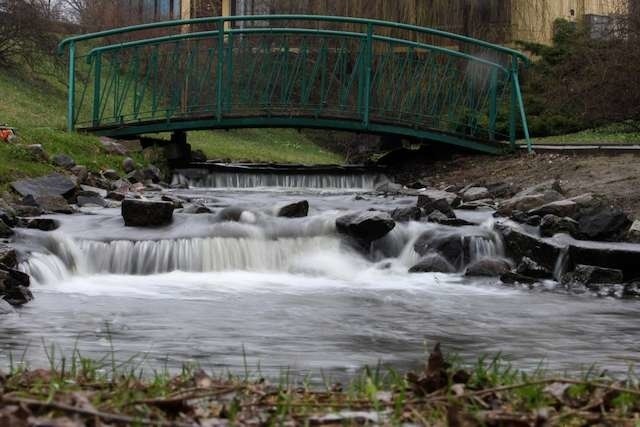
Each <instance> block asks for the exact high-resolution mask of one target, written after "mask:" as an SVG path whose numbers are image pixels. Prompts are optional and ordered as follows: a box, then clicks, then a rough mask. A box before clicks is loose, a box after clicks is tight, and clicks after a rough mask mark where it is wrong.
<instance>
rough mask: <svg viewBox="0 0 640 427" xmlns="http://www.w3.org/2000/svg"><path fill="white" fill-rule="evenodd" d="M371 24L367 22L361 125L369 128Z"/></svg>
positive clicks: (371, 63) (371, 58)
mask: <svg viewBox="0 0 640 427" xmlns="http://www.w3.org/2000/svg"><path fill="white" fill-rule="evenodd" d="M373 55H374V52H373V24H372V23H368V24H367V48H366V53H365V56H364V57H365V63H366V66H365V81H364V109H363V110H364V111H363V117H362V126H363V127H364V128H365V129H369V110H370V108H371V73H372V70H373Z"/></svg>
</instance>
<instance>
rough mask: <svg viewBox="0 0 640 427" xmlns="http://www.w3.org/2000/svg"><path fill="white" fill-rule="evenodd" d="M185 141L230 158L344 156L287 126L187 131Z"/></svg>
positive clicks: (332, 160)
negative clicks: (187, 138)
mask: <svg viewBox="0 0 640 427" xmlns="http://www.w3.org/2000/svg"><path fill="white" fill-rule="evenodd" d="M189 143H190V144H191V146H192V147H193V148H194V149H200V150H202V151H204V153H205V154H206V155H207V157H208V158H210V159H224V160H232V161H242V160H246V161H252V162H276V163H303V164H340V163H344V158H343V157H342V156H340V155H338V154H335V153H331V152H329V151H327V150H323V149H322V148H321V147H319V146H317V145H316V144H314V143H313V141H311V140H310V139H309V137H308V136H306V135H305V134H303V133H301V132H298V131H296V130H291V129H238V130H230V131H208V132H207V131H203V132H190V133H189Z"/></svg>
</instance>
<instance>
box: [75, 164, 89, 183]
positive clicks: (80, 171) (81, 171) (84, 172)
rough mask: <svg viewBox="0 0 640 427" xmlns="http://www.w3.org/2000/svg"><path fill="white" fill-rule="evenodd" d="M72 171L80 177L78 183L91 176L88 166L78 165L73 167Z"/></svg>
mask: <svg viewBox="0 0 640 427" xmlns="http://www.w3.org/2000/svg"><path fill="white" fill-rule="evenodd" d="M71 173H72V174H74V175H75V176H76V178H78V183H80V184H84V183H85V182H86V181H87V179H88V178H89V170H88V169H87V167H86V166H82V165H78V166H74V167H72V168H71Z"/></svg>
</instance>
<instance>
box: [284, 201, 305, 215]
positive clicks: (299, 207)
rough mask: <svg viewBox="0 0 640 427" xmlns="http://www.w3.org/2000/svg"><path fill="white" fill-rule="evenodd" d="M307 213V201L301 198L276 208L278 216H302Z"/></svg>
mask: <svg viewBox="0 0 640 427" xmlns="http://www.w3.org/2000/svg"><path fill="white" fill-rule="evenodd" d="M307 215H309V202H307V201H306V200H302V201H300V202H296V203H291V204H289V205H286V206H283V207H281V208H280V209H279V210H278V216H279V217H282V218H304V217H306V216H307Z"/></svg>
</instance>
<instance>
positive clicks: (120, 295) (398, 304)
mask: <svg viewBox="0 0 640 427" xmlns="http://www.w3.org/2000/svg"><path fill="white" fill-rule="evenodd" d="M234 174H235V172H234V173H233V174H229V175H227V176H226V177H225V176H222V177H220V176H219V177H218V178H216V179H218V181H215V179H214V181H211V182H207V181H206V179H209V178H205V179H204V181H199V182H201V183H202V185H204V186H205V187H211V188H199V187H198V185H200V184H198V181H197V178H196V179H195V180H194V178H193V177H190V178H189V181H188V184H189V185H190V186H191V188H182V189H175V190H171V191H170V194H171V195H172V196H174V197H179V198H181V199H182V200H185V203H197V204H199V205H205V206H206V207H207V208H208V209H209V210H210V211H211V213H205V214H198V215H194V214H188V213H187V212H183V211H181V210H180V209H178V210H176V212H175V214H174V220H173V223H172V224H171V225H170V226H167V227H163V228H157V229H138V228H126V227H124V224H123V221H122V218H121V216H120V211H119V209H103V210H92V211H91V212H90V214H84V215H73V216H56V217H55V218H56V219H57V220H58V221H59V222H60V224H61V227H60V229H58V230H57V231H55V232H50V233H47V232H40V231H35V230H19V231H18V233H17V235H16V238H15V240H16V246H17V247H18V248H19V249H21V250H20V252H21V254H22V264H21V269H23V270H24V271H26V272H28V273H29V274H31V275H32V277H33V279H34V283H33V292H34V293H35V295H36V299H35V300H34V301H33V302H32V303H30V304H28V305H27V306H26V307H25V308H24V309H23V310H22V311H21V312H20V316H13V317H12V316H8V317H5V318H3V319H2V327H3V328H7V330H10V331H11V334H5V335H1V334H0V347H1V348H6V349H8V350H10V351H12V352H13V353H23V352H24V349H25V348H26V347H27V346H28V343H29V342H32V341H36V342H37V341H39V340H40V339H41V338H44V339H45V341H47V342H48V343H55V344H56V345H57V346H59V347H60V349H61V350H62V351H65V350H66V351H73V349H74V348H75V347H76V346H77V345H80V347H81V348H80V350H82V352H83V355H85V354H86V355H93V356H95V357H98V358H99V357H102V356H103V352H104V350H105V344H104V343H105V336H104V333H103V331H104V330H105V329H106V328H105V323H108V324H109V327H108V330H109V334H111V338H110V339H112V340H113V345H114V347H115V348H116V349H117V350H118V357H120V358H122V359H123V360H126V359H127V358H129V357H131V356H132V355H136V354H140V353H143V354H145V360H146V361H147V364H149V365H151V366H152V367H154V368H157V367H159V366H162V367H164V366H166V365H169V367H171V368H178V367H179V366H180V365H181V363H183V362H185V361H188V360H194V359H196V360H199V361H201V362H203V363H205V364H206V363H211V364H215V365H217V366H222V367H223V368H225V369H227V368H228V369H231V370H234V369H242V367H243V365H244V363H245V362H246V363H249V364H253V365H255V364H257V363H260V365H261V369H262V371H263V373H265V374H266V375H270V374H273V375H277V373H278V372H279V371H280V369H281V368H282V367H289V368H291V369H292V370H293V371H296V372H309V371H311V372H314V373H317V371H319V370H320V369H322V370H324V371H325V372H329V373H332V374H334V375H341V374H343V373H344V372H345V369H346V370H348V371H349V370H355V369H358V368H360V367H362V366H363V365H365V364H375V363H377V362H378V361H380V360H383V361H385V362H387V363H389V364H391V365H394V366H396V367H398V368H406V367H410V366H417V365H420V364H421V363H422V360H423V356H424V348H425V347H424V344H425V341H428V342H429V343H432V342H433V341H442V342H443V344H444V345H445V346H446V347H447V348H448V349H449V350H451V351H454V352H457V353H458V354H460V355H461V356H462V357H463V358H464V357H468V358H469V359H474V358H475V357H477V356H478V355H479V354H487V353H488V354H492V353H494V354H495V353H498V352H503V353H504V354H507V355H509V357H510V359H511V360H512V361H513V362H514V364H516V365H519V366H535V365H537V364H538V362H539V361H540V360H542V359H544V360H546V361H547V362H548V364H549V366H550V367H551V368H558V369H579V368H580V367H581V366H582V365H587V366H588V365H591V364H592V363H593V362H595V361H596V360H595V358H596V357H597V362H598V363H601V364H602V363H605V364H606V367H607V368H608V369H609V370H610V371H612V372H616V371H626V369H627V366H628V364H629V363H633V362H639V361H640V360H638V358H637V357H635V359H634V358H633V357H631V358H630V357H628V355H629V352H628V349H629V348H637V335H636V334H635V333H633V331H634V330H638V329H640V319H638V316H637V313H636V310H635V309H634V307H633V306H631V305H624V304H622V303H620V302H618V301H607V300H594V299H586V298H583V299H579V300H575V299H574V297H571V296H567V295H563V294H552V293H545V292H534V293H532V292H529V293H526V292H525V291H523V290H521V289H519V288H508V287H505V286H503V285H500V284H499V280H498V279H495V278H475V277H466V276H465V275H464V271H465V266H467V265H468V264H469V263H472V262H474V261H477V260H480V259H484V258H500V257H503V256H504V251H503V247H502V242H501V240H500V238H499V237H498V235H497V234H496V233H494V232H493V227H492V222H491V221H492V220H491V212H487V213H482V212H474V213H473V219H472V218H471V217H467V218H465V219H469V220H473V221H476V222H478V223H482V222H484V223H483V224H482V225H477V226H465V227H446V226H442V225H438V224H433V223H427V222H417V221H413V222H407V223H397V225H396V227H395V228H394V229H393V230H392V231H391V232H390V233H389V234H388V235H387V236H385V237H384V238H382V239H380V240H378V241H376V242H374V243H373V244H372V245H371V247H370V251H369V252H366V253H364V252H362V248H360V249H355V246H354V245H352V244H351V243H350V242H348V241H347V240H346V239H344V238H343V237H341V236H340V234H339V233H338V232H337V230H336V226H335V221H336V218H337V217H338V216H340V215H343V214H345V213H346V212H349V211H353V212H355V211H358V212H361V211H367V210H378V211H393V210H394V209H396V208H399V207H407V206H414V205H415V203H416V198H415V196H414V197H411V196H395V197H388V196H382V195H377V194H371V193H366V192H361V191H359V190H358V189H362V188H367V187H369V188H370V187H371V186H373V181H374V180H375V177H372V176H370V177H364V176H359V177H358V178H354V177H352V178H345V177H344V176H343V177H339V176H338V177H337V176H332V177H331V178H327V177H322V176H320V175H319V176H318V179H317V181H315V182H312V181H313V180H314V179H316V178H313V177H309V176H306V177H305V178H304V179H303V178H301V177H295V178H293V177H289V178H287V177H286V176H284V175H281V174H277V175H278V178H273V179H274V181H270V179H272V178H266V177H260V178H257V177H255V176H254V177H249V176H245V178H239V177H238V176H235V175H234ZM206 176H207V177H208V176H209V172H208V171H207V173H206ZM176 179H177V180H178V181H179V182H178V183H182V184H184V183H186V181H181V182H180V180H181V179H182V178H179V177H178V178H176ZM185 179H186V178H185ZM212 179H213V178H212ZM305 180H306V181H305ZM327 183H328V184H329V185H330V186H331V187H333V190H334V191H328V192H324V191H318V189H317V188H307V189H303V188H300V186H303V185H309V186H312V187H313V186H324V185H326V184H327ZM270 185H277V186H282V187H285V186H289V188H288V189H285V190H283V189H275V188H273V187H270ZM216 186H220V187H227V188H225V189H216V188H215V187H216ZM249 186H254V187H253V191H240V190H242V189H244V188H246V187H249ZM229 187H231V188H229ZM233 187H238V188H237V189H235V190H234V189H233ZM260 187H263V188H260ZM340 187H346V188H343V190H344V191H335V189H337V188H340ZM320 190H323V189H320ZM354 192H358V193H359V194H357V195H356V194H354ZM301 199H305V200H307V201H308V202H309V205H310V212H309V215H308V217H305V218H293V219H292V218H279V217H277V212H278V208H279V207H280V206H282V205H285V204H288V203H294V202H298V201H300V200H301ZM229 207H233V209H232V211H233V212H235V213H236V214H237V213H238V212H241V214H240V215H236V214H234V215H228V214H225V212H226V213H229V211H225V209H228V208H229ZM459 214H460V215H462V213H459ZM425 236H426V238H425ZM421 238H422V241H421ZM443 239H444V240H447V239H449V240H447V241H448V242H450V243H452V244H450V245H445V246H444V248H449V249H443V247H442V246H438V245H440V244H441V243H442V241H443ZM418 243H420V244H419V245H418ZM417 246H418V248H417V249H419V250H420V253H418V252H417V250H416V247H417ZM452 247H453V248H458V249H456V250H458V251H459V253H457V254H453V255H452V254H448V255H449V256H450V257H454V258H455V257H456V255H457V257H458V259H459V261H460V263H459V264H458V265H456V268H457V273H455V274H434V273H425V274H409V273H408V271H409V269H410V268H411V267H412V266H414V265H416V264H417V263H419V262H420V261H421V260H422V259H423V258H424V257H425V256H429V254H432V253H433V252H434V251H436V250H443V251H445V250H450V248H452ZM618 325H624V327H619V326H618ZM604 330H606V331H607V334H603V333H602V331H604ZM78 338H80V339H78ZM594 346H597V348H599V349H600V350H599V352H593V351H591V349H592V348H594ZM634 346H635V347H634ZM243 348H244V353H245V354H246V357H247V358H246V360H245V356H243ZM26 354H27V357H28V358H29V360H30V361H32V362H34V363H35V364H41V363H46V354H45V353H44V352H42V351H38V350H37V349H30V350H29V351H28V352H26ZM7 360H8V356H7V354H3V353H2V352H1V351H0V363H3V362H6V361H7Z"/></svg>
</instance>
